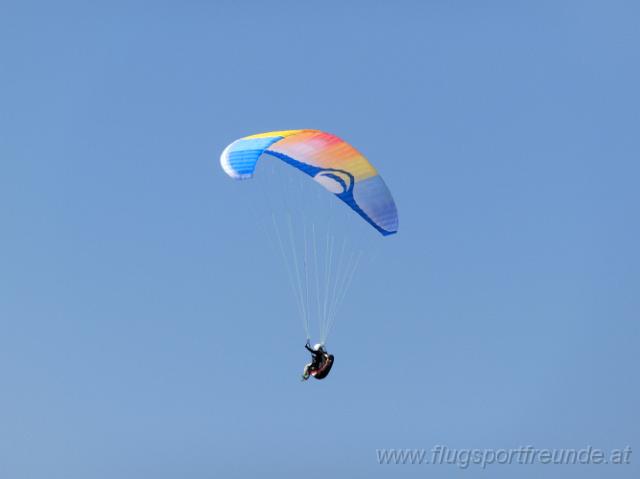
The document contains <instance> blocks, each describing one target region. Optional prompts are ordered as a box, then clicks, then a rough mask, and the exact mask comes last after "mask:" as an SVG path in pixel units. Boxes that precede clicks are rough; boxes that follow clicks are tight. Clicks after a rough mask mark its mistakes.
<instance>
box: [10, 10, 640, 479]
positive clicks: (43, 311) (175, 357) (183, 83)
mask: <svg viewBox="0 0 640 479" xmlns="http://www.w3.org/2000/svg"><path fill="white" fill-rule="evenodd" d="M639 22H640V7H639V5H638V3H637V2H633V1H627V2H625V1H615V0H614V1H607V2H604V1H600V2H599V1H529V2H524V1H487V2H474V1H459V2H446V1H428V0H425V1H417V0H415V1H397V2H377V1H375V2H374V1H366V2H365V1H359V2H358V1H354V2H347V1H335V2H333V1H323V2H319V1H316V2H306V1H305V2H300V1H290V2H258V1H253V2H249V1H240V0H238V1H218V2H214V1H209V2H207V1H181V2H177V1H176V2H151V1H148V2H136V1H132V2H68V1H60V2H31V1H8V0H3V1H1V2H0V221H1V224H0V228H1V229H0V477H2V478H3V479H4V478H6V479H26V478H38V479H40V478H47V479H58V478H60V479H76V478H77V479H93V478H96V479H102V478H104V479H115V478H117V479H128V478H132V479H133V478H135V479H139V478H145V477H153V478H154V479H164V478H176V477H184V478H195V479H197V478H222V477H224V478H244V477H249V478H255V477H263V478H272V477H273V478H280V479H282V478H300V477H308V478H320V477H332V478H341V477H345V478H359V477H362V478H365V477H366V478H378V477H381V478H382V477H393V478H402V477H428V476H430V475H437V476H438V477H460V476H465V477H467V476H468V477H491V478H495V477H505V478H507V477H508V478H511V477H541V475H544V476H545V477H563V478H566V477H580V478H591V477H611V478H617V477H638V473H639V468H638V462H639V461H640V457H638V456H637V454H640V450H638V451H635V454H636V456H633V455H632V456H631V462H632V464H631V465H618V466H613V465H600V466H593V465H592V466H579V465H572V466H553V465H551V466H531V465H530V466H525V465H512V466H500V465H494V466H493V467H489V468H487V469H486V470H484V471H483V470H482V469H480V468H479V467H477V466H470V467H469V469H467V470H464V471H462V470H461V469H459V468H458V467H457V466H455V465H437V466H436V465H422V466H393V465H378V463H377V460H376V452H375V451H376V449H378V448H425V449H430V448H432V447H433V446H435V445H438V444H441V445H445V446H447V447H450V448H515V447H519V446H527V445H532V446H534V447H537V448H560V447H567V448H582V447H586V446H589V445H591V446H593V447H597V448H603V449H607V450H608V449H610V448H623V447H625V446H627V445H630V446H631V447H632V449H633V448H634V447H635V448H640V412H639V409H638V405H639V404H640V384H639V381H638V370H639V366H640V360H639V352H638V344H639V342H640V330H639V326H638V317H639V313H640V274H639V271H640V254H639V253H638V245H639V244H640V224H639V221H638V207H639V206H640V190H639V188H638V178H639V176H640V163H639V160H640V145H639V132H640V116H639V111H640V94H639V92H638V85H640V48H639V45H640V29H639V28H638V25H639V24H640V23H639ZM290 128H318V129H323V130H327V131H330V132H332V133H335V134H338V135H340V136H342V137H343V138H345V139H347V140H348V141H350V142H351V143H352V144H354V145H356V146H357V147H358V148H359V149H360V150H361V151H363V152H364V153H365V154H366V155H367V156H368V157H369V158H370V159H371V161H372V162H374V163H375V165H376V166H377V167H378V169H379V170H380V172H381V173H382V174H383V176H384V178H385V180H386V181H387V183H388V185H389V187H390V188H391V190H392V191H393V194H394V196H395V199H396V202H397V204H398V208H399V211H400V232H399V234H398V235H397V236H395V237H391V238H387V239H385V240H384V241H385V247H384V250H383V251H382V252H381V254H380V256H379V258H378V259H377V261H376V262H375V263H374V264H373V265H372V266H371V267H370V268H369V269H368V270H367V271H366V272H365V273H366V274H361V275H360V276H359V277H358V278H357V280H356V282H355V283H354V286H353V288H352V290H351V293H350V295H349V298H347V300H346V302H345V304H344V309H343V314H344V316H345V317H348V320H344V321H341V320H339V321H341V322H340V323H339V327H338V328H337V329H336V331H335V334H334V335H333V336H332V337H331V343H330V345H331V349H332V351H334V352H335V354H336V365H335V367H334V370H333V371H332V373H331V375H330V376H329V377H328V378H327V380H325V381H322V382H321V381H309V382H307V383H301V382H300V381H299V374H300V369H301V368H302V366H303V364H304V363H305V362H306V361H307V359H308V358H307V356H308V355H307V354H306V353H305V351H304V350H303V348H302V346H303V342H304V333H303V331H302V328H301V326H300V323H299V319H298V318H297V317H296V310H295V303H294V301H293V299H292V297H291V295H290V291H289V290H288V289H287V287H286V285H285V281H286V276H285V274H284V271H283V270H282V269H281V268H279V267H278V265H277V263H275V262H274V261H272V258H271V256H270V250H269V247H268V245H267V243H266V240H265V238H264V236H263V235H262V233H261V232H260V230H259V229H258V228H257V227H256V224H255V222H253V221H252V220H251V218H250V217H248V216H247V214H246V211H245V210H244V209H243V208H241V207H240V206H238V204H237V203H236V202H237V201H238V194H237V193H238V190H237V188H235V186H236V184H235V183H234V182H233V181H232V180H230V179H229V178H228V177H227V176H226V175H224V173H223V172H222V170H221V169H220V167H219V164H218V157H219V154H220V152H221V150H222V149H223V148H224V147H225V146H226V144H228V143H229V142H231V141H232V140H234V139H236V138H238V137H241V136H244V135H248V134H251V133H256V132H261V131H269V130H276V129H290Z"/></svg>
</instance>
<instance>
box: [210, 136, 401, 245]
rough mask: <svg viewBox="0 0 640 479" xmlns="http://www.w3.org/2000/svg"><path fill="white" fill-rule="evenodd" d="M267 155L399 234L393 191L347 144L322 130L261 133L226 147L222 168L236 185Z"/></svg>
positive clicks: (380, 226)
mask: <svg viewBox="0 0 640 479" xmlns="http://www.w3.org/2000/svg"><path fill="white" fill-rule="evenodd" d="M263 154H268V155H271V156H275V157H276V158H279V159H280V160H282V161H284V162H285V163H288V164H289V165H291V166H293V167H294V168H297V169H299V170H301V171H303V172H304V173H306V174H307V175H309V176H310V177H312V178H313V179H314V180H315V181H317V182H318V183H320V184H321V185H322V186H323V187H324V188H325V189H326V190H327V191H330V192H331V193H333V194H335V195H336V196H337V197H338V198H340V199H341V200H342V201H344V202H345V203H346V204H347V205H349V207H351V208H352V209H353V210H354V211H355V212H356V213H358V214H359V215H360V216H361V217H362V218H364V219H365V220H366V221H367V222H368V223H370V224H371V226H373V227H374V228H375V229H377V230H378V231H379V232H380V233H382V234H383V235H385V236H386V235H390V234H393V233H396V232H397V231H398V212H397V209H396V204H395V202H394V201H393V197H392V196H391V192H390V191H389V188H387V185H386V184H385V182H384V181H383V180H382V178H381V177H380V175H379V174H378V172H377V171H376V169H375V168H374V167H373V166H372V165H371V163H369V161H368V160H367V159H366V158H365V157H364V156H363V155H362V154H361V153H360V152H359V151H358V150H356V149H355V148H354V147H353V146H351V145H350V144H349V143H347V142H346V141H343V140H341V139H340V138H338V137H337V136H335V135H331V134H329V133H325V132H323V131H320V130H286V131H272V132H269V133H261V134H259V135H251V136H246V137H244V138H241V139H239V140H236V141H234V142H233V143H231V144H230V145H229V146H227V147H226V148H225V150H224V151H223V152H222V156H221V157H220V164H221V165H222V168H223V169H224V171H225V172H226V173H227V174H228V175H229V176H230V177H232V178H234V179H246V178H251V177H252V176H253V172H254V171H255V168H256V163H257V162H258V160H259V159H260V157H261V156H262V155H263Z"/></svg>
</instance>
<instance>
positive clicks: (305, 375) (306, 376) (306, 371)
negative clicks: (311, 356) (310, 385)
mask: <svg viewBox="0 0 640 479" xmlns="http://www.w3.org/2000/svg"><path fill="white" fill-rule="evenodd" d="M309 368H311V363H309V364H305V366H304V371H303V372H302V380H303V381H306V380H307V379H309Z"/></svg>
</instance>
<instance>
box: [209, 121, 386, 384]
mask: <svg viewBox="0 0 640 479" xmlns="http://www.w3.org/2000/svg"><path fill="white" fill-rule="evenodd" d="M261 159H268V163H271V164H272V168H274V167H275V165H276V164H282V165H284V166H285V167H284V168H282V169H281V170H286V172H287V174H291V173H288V172H295V173H292V174H293V175H296V176H295V177H293V178H290V179H288V180H283V179H282V176H284V173H285V172H284V171H283V172H282V174H280V173H278V174H275V173H273V174H272V175H271V176H272V177H273V178H276V180H274V181H278V185H277V186H274V187H273V188H267V189H266V190H265V200H264V201H255V200H254V203H256V206H257V207H258V208H267V212H266V213H264V214H261V215H257V220H258V221H259V222H261V223H264V225H265V230H268V229H269V228H271V229H272V230H273V232H272V233H271V234H270V233H269V232H268V231H267V235H268V236H269V237H270V239H271V240H272V242H273V243H274V245H275V247H276V249H277V250H279V252H280V254H281V256H282V260H283V263H284V264H285V267H286V271H287V274H288V278H289V285H290V287H291V289H292V291H293V293H294V296H295V298H296V302H297V305H298V310H299V314H300V317H301V319H302V323H303V326H304V329H305V332H306V336H307V344H306V346H305V347H306V348H307V350H309V352H311V354H312V356H313V360H312V361H311V363H309V364H308V365H307V366H306V367H305V370H304V374H303V379H304V380H306V379H308V378H309V377H310V376H314V377H315V378H316V379H322V378H324V377H326V376H327V375H328V374H329V371H330V370H331V367H332V365H333V355H331V354H329V353H328V352H327V351H326V349H325V346H324V345H325V344H326V340H327V336H328V334H329V332H330V330H331V329H332V327H333V325H334V322H335V319H336V317H337V316H338V306H339V305H340V304H341V302H342V301H343V300H344V298H345V297H346V295H347V291H348V290H349V287H350V285H351V283H352V281H353V277H354V275H355V272H356V270H357V269H358V265H359V264H360V260H361V258H362V256H363V254H364V244H365V243H366V238H363V237H364V236H369V237H371V236H372V235H371V234H370V233H367V232H363V231H359V232H358V233H354V230H362V227H361V226H360V224H365V225H366V224H368V225H369V226H371V227H373V229H374V230H375V231H377V232H378V233H379V234H380V235H382V236H383V237H386V236H390V235H393V234H395V233H396V232H397V231H398V213H397V209H396V205H395V202H394V200H393V197H392V196H391V192H390V191H389V189H388V188H387V185H386V184H385V182H384V181H383V179H382V177H381V176H380V175H379V174H378V172H377V170H376V169H375V168H374V167H373V165H371V163H369V161H368V160H367V159H366V158H365V157H364V156H363V155H362V154H361V153H360V152H359V151H358V150H356V149H355V148H354V147H353V146H351V145H350V144H349V143H347V142H345V141H344V140H342V139H340V138H338V137H337V136H335V135H332V134H330V133H326V132H323V131H320V130H284V131H273V132H268V133H260V134H257V135H250V136H246V137H244V138H240V139H239V140H236V141H234V142H233V143H231V144H230V145H229V146H227V147H226V148H225V149H224V151H223V152H222V155H221V157H220V164H221V166H222V169H223V170H224V171H225V173H226V174H227V175H229V176H230V177H231V178H233V179H236V180H245V179H249V178H252V177H253V176H254V173H255V171H256V167H257V165H258V162H259V160H261ZM274 160H278V161H276V162H275V163H274ZM263 161H264V160H263ZM261 163H262V161H261ZM300 173H303V174H304V175H306V176H307V177H311V178H312V179H313V180H314V181H313V182H308V181H303V180H302V179H301V178H302V176H304V175H300ZM265 176H267V175H265ZM313 184H316V185H320V186H321V187H322V189H323V190H324V193H322V194H321V193H320V192H319V191H317V189H316V190H313V191H311V192H309V194H307V195H306V196H305V195H304V194H303V193H304V191H303V190H304V189H305V188H313V186H308V185H313ZM327 192H328V193H331V194H327ZM270 195H271V196H270ZM333 198H338V199H339V200H340V201H341V202H342V203H343V204H346V205H347V206H348V207H349V208H350V209H351V210H353V211H354V212H355V213H356V214H357V216H354V215H353V214H352V213H351V214H347V213H344V212H348V211H349V210H348V209H344V207H338V206H334V203H335V200H333ZM315 199H317V200H319V201H324V204H323V205H321V206H320V207H318V208H315V209H314V205H312V203H313V201H314V200H315ZM339 210H340V211H339ZM341 215H342V216H341ZM347 215H348V218H347ZM343 216H344V223H343V224H342V225H338V223H339V221H338V220H339V218H338V217H340V218H342V217H343ZM358 216H359V217H360V219H361V221H362V220H364V223H362V222H358V221H356V218H357V217H358ZM369 231H372V230H369ZM379 237H380V236H378V238H379ZM313 318H315V319H317V323H318V328H319V336H320V337H319V339H320V341H319V343H318V344H316V346H317V348H316V347H314V348H311V347H310V344H311V343H310V342H309V341H310V338H311V334H310V323H311V320H312V319H313Z"/></svg>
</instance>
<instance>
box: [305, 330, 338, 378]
mask: <svg viewBox="0 0 640 479" xmlns="http://www.w3.org/2000/svg"><path fill="white" fill-rule="evenodd" d="M304 347H305V348H306V350H307V351H309V352H310V353H311V362H310V363H309V364H307V365H305V367H304V371H303V373H302V380H303V381H306V380H307V379H309V376H314V377H315V378H316V379H323V378H325V377H326V376H327V374H329V370H330V369H331V366H332V365H333V355H332V354H329V353H327V351H326V349H325V348H324V345H322V344H321V343H318V344H315V345H314V346H313V348H312V347H311V344H310V343H309V340H308V339H307V344H305V345H304Z"/></svg>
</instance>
